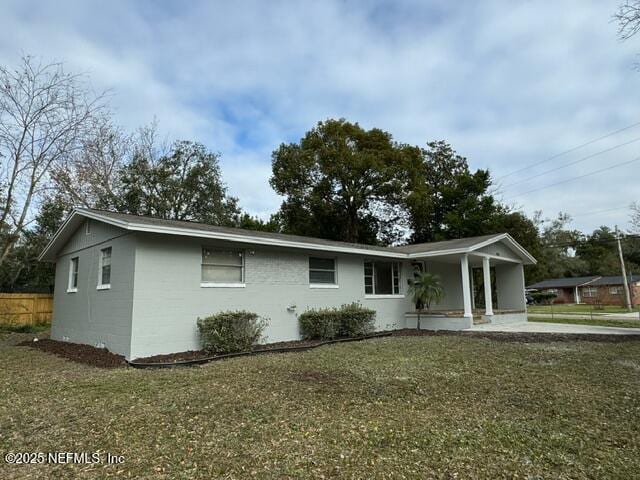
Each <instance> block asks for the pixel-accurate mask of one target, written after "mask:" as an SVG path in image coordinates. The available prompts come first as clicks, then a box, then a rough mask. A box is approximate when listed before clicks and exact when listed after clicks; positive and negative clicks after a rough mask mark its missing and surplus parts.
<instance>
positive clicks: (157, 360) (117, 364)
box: [18, 329, 640, 368]
mask: <svg viewBox="0 0 640 480" xmlns="http://www.w3.org/2000/svg"><path fill="white" fill-rule="evenodd" d="M385 334H386V335H391V336H394V337H409V336H411V337H414V336H459V337H471V338H484V339H489V340H496V341H501V342H518V343H544V342H575V341H590V342H608V343H619V342H629V341H640V335H599V334H566V333H524V332H456V331H447V330H438V331H433V330H416V329H404V330H392V331H388V332H378V334H377V335H379V336H383V335H385ZM324 343H326V342H324V341H319V340H314V341H309V340H294V341H290V342H277V343H268V344H265V345H256V347H255V349H254V350H253V351H252V353H260V352H268V351H271V350H276V351H277V350H280V351H282V350H285V351H286V350H287V349H291V350H296V349H300V350H303V349H307V348H313V347H315V346H318V345H322V344H324ZM18 345H19V346H24V347H31V348H36V349H38V350H41V351H43V352H48V353H53V354H54V355H57V356H59V357H63V358H66V359H68V360H71V361H73V362H77V363H83V364H85V365H90V366H93V367H99V368H122V367H126V366H127V365H128V362H127V361H126V360H125V358H124V357H123V356H122V355H117V354H115V353H111V352H109V351H108V350H107V349H104V348H96V347H92V346H91V345H82V344H79V343H69V342H60V341H58V340H51V339H42V340H39V341H37V342H34V341H24V342H21V343H18ZM211 357H215V356H214V355H211V354H210V353H207V352H206V351H204V350H190V351H187V352H178V353H172V354H167V355H154V356H152V357H145V358H137V359H136V360H135V363H136V364H137V365H144V364H165V365H166V364H172V363H181V362H198V361H202V360H204V359H210V358H211ZM220 357H222V358H223V357H225V356H224V355H221V356H220Z"/></svg>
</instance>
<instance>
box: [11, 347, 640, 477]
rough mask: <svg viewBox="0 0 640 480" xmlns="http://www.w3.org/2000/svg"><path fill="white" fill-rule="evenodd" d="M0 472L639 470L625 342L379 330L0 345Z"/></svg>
mask: <svg viewBox="0 0 640 480" xmlns="http://www.w3.org/2000/svg"><path fill="white" fill-rule="evenodd" d="M0 356H1V358H2V368H1V369H0V433H1V434H0V451H2V452H8V451H14V452H15V451H40V452H53V451H71V452H74V451H75V452H94V451H98V450H99V451H102V452H110V453H112V454H118V455H124V457H125V463H124V464H123V465H120V466H104V465H58V466H55V465H29V466H13V465H6V464H4V463H3V462H2V461H1V460H0V478H3V479H12V478H29V477H30V478H96V479H98V478H109V477H113V478H115V477H116V476H118V478H160V479H188V478H189V479H190V478H202V479H211V478H264V479H271V478H330V477H331V478H334V477H338V478H416V479H423V478H443V479H451V478H465V479H466V478H478V479H484V478H487V479H501V478H572V479H575V478H607V479H625V480H627V479H630V478H634V477H636V476H637V473H638V471H640V388H638V387H639V385H640V342H624V343H594V342H568V343H553V342H549V343H532V344H526V343H506V342H498V341H495V340H487V339H477V338H468V337H467V338H465V337H454V336H438V337H421V338H418V337H414V338H410V337H406V338H398V337H393V338H384V339H377V340H370V341H365V342H358V343H349V344H338V345H333V346H327V347H321V348H318V349H315V350H311V351H307V352H303V353H290V354H274V355H266V356H259V357H245V358H238V359H233V360H228V361H223V362H215V363H211V364H208V365H206V366H203V367H194V368H187V369H175V370H134V369H119V370H98V369H94V368H90V367H86V366H83V365H78V364H74V363H71V362H68V361H65V360H63V359H60V358H57V357H54V356H51V355H48V354H46V353H43V352H40V351H36V350H32V349H29V348H26V347H6V346H5V347H1V349H0Z"/></svg>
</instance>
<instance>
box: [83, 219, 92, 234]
mask: <svg viewBox="0 0 640 480" xmlns="http://www.w3.org/2000/svg"><path fill="white" fill-rule="evenodd" d="M84 233H85V234H86V235H91V219H90V218H87V221H86V222H85V224H84Z"/></svg>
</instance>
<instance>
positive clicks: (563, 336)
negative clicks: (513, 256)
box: [390, 328, 640, 343]
mask: <svg viewBox="0 0 640 480" xmlns="http://www.w3.org/2000/svg"><path fill="white" fill-rule="evenodd" d="M390 333H391V335H392V336H394V337H413V336H459V337H472V338H486V339H490V340H497V341H499V342H520V343H544V342H575V341H580V340H582V341H587V342H608V343H620V342H633V341H635V342H637V341H640V335H602V334H595V333H552V332H549V333H533V332H459V331H452V330H435V331H434V330H416V329H410V328H406V329H403V330H392V331H391V332H390Z"/></svg>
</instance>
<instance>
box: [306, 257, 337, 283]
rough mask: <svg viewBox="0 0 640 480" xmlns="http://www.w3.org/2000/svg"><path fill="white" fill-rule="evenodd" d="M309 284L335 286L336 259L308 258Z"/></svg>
mask: <svg viewBox="0 0 640 480" xmlns="http://www.w3.org/2000/svg"><path fill="white" fill-rule="evenodd" d="M309 283H310V284H312V285H314V284H329V285H335V284H336V259H335V258H321V257H309Z"/></svg>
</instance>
